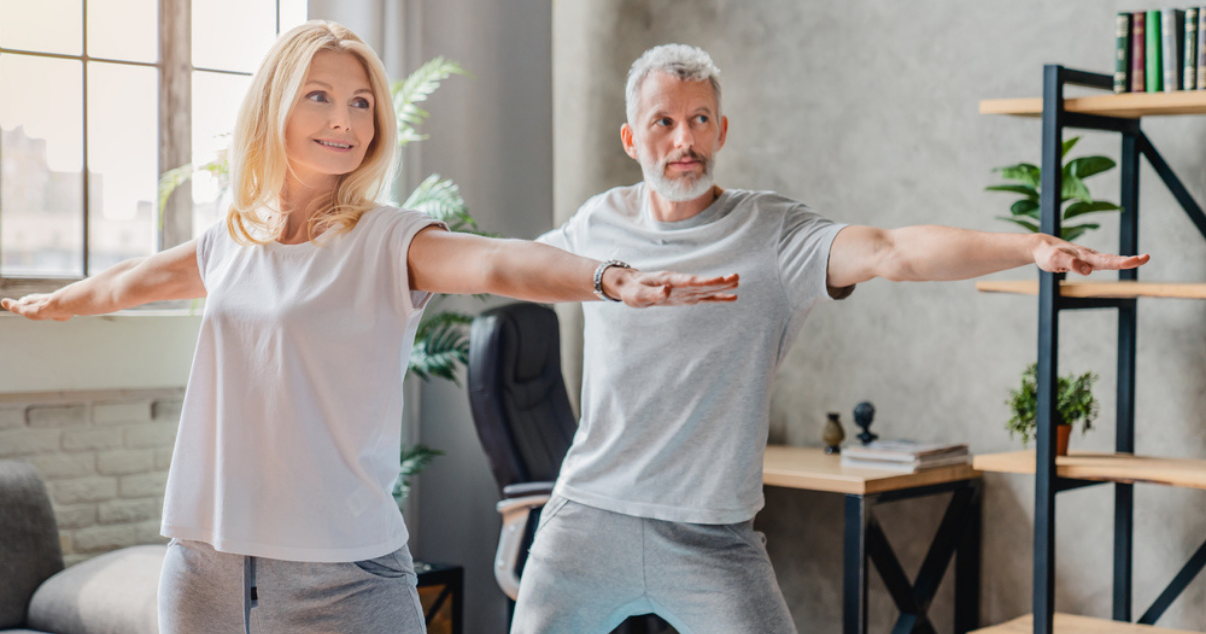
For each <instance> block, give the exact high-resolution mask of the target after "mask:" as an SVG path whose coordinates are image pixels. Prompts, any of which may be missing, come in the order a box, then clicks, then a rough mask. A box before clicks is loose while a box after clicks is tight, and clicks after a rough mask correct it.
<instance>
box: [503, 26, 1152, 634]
mask: <svg viewBox="0 0 1206 634" xmlns="http://www.w3.org/2000/svg"><path fill="white" fill-rule="evenodd" d="M718 74H719V71H718V70H717V69H716V67H715V65H714V64H713V63H712V60H711V58H710V57H709V56H708V55H707V53H705V52H704V51H702V50H700V49H697V48H693V47H688V46H682V45H666V46H659V47H657V48H654V49H650V50H649V51H646V53H645V54H644V55H642V56H641V58H640V59H638V60H637V61H636V62H635V63H634V64H633V66H632V69H631V71H630V72H629V76H628V87H627V99H628V122H627V123H625V124H624V125H623V126H622V128H621V131H620V135H621V139H622V140H623V143H624V150H625V152H627V153H628V155H629V156H630V157H632V158H634V159H636V160H637V161H638V162H640V164H641V169H642V170H643V172H644V176H645V182H643V183H638V184H636V185H633V186H631V187H619V188H616V189H612V190H610V191H607V192H604V193H602V194H600V195H598V196H595V197H594V198H592V199H590V200H588V201H587V202H586V203H585V204H584V205H583V206H582V208H581V209H580V210H579V211H578V213H577V214H576V215H575V216H574V217H573V218H571V219H570V220H569V222H567V223H566V224H565V226H563V227H561V228H560V229H557V230H555V231H552V232H550V233H548V234H546V235H545V236H543V237H542V238H540V239H541V240H542V241H544V242H547V243H549V244H552V245H554V246H557V247H561V248H562V249H566V250H568V251H571V252H574V253H578V254H580V255H585V256H588V257H593V258H596V259H601V260H608V259H615V260H621V261H626V262H629V263H631V264H632V265H633V266H636V267H638V268H647V269H674V270H681V271H691V272H694V273H697V274H705V275H707V274H723V273H728V272H730V271H736V272H737V273H739V274H740V275H741V292H740V295H741V298H740V301H738V302H736V303H734V304H727V305H713V306H708V307H706V308H686V309H681V310H675V311H637V310H631V309H629V308H626V307H625V306H623V305H619V304H612V303H607V302H598V303H596V304H594V305H588V306H584V307H583V310H584V312H585V318H586V322H585V327H586V333H585V363H584V376H583V386H582V420H581V423H580V426H579V428H578V433H577V435H576V436H575V438H574V444H573V446H572V447H571V448H570V451H569V454H568V456H567V457H566V459H565V463H564V465H563V466H562V470H561V476H560V478H559V479H558V482H557V487H556V490H555V494H554V497H553V499H552V500H550V502H549V504H548V506H546V508H545V510H544V513H543V516H542V518H541V526H540V528H539V529H538V530H537V534H536V540H535V544H534V545H533V547H532V551H531V555H530V557H529V559H528V563H527V565H526V568H525V570H524V574H523V579H522V581H521V584H520V591H519V599H518V604H517V606H516V609H515V620H514V625H513V629H512V632H513V633H515V634H537V633H540V634H547V633H557V634H561V633H573V634H596V633H598V634H603V633H606V632H608V631H610V630H611V629H612V628H614V627H615V626H616V625H618V624H619V623H620V622H622V621H623V620H624V619H625V618H626V617H628V616H630V615H637V614H646V613H656V614H658V615H660V616H662V617H663V618H665V619H666V620H667V621H668V622H670V624H671V625H673V626H674V627H675V629H677V630H678V631H679V632H680V633H681V634H704V633H711V632H716V633H721V632H723V633H725V634H731V633H734V632H751V633H753V632H756V633H758V634H767V633H786V632H795V631H796V630H795V626H794V625H793V623H792V619H791V615H790V613H789V612H788V609H787V606H786V604H785V602H784V600H783V596H782V593H781V592H780V591H779V588H778V584H777V583H776V581H775V575H774V571H773V570H772V568H771V564H770V560H769V559H768V557H767V554H766V549H765V547H764V538H763V536H762V535H761V534H760V533H757V532H756V531H754V530H753V527H752V520H753V517H754V514H755V513H757V512H758V510H759V509H761V508H762V505H763V497H762V455H763V452H764V451H765V448H766V435H767V425H768V419H769V403H770V391H771V381H772V378H773V376H774V373H775V371H776V370H777V369H778V367H779V364H780V363H781V362H782V360H783V358H784V356H785V355H786V354H787V351H788V349H789V348H790V347H791V344H792V341H793V340H794V339H795V336H796V334H797V333H798V332H799V330H800V327H801V325H802V324H803V322H804V318H805V317H806V316H807V315H808V313H809V311H811V310H812V308H813V307H814V306H816V305H817V304H820V303H824V302H826V301H830V300H832V299H835V298H837V299H840V298H842V297H845V296H846V295H848V294H849V293H850V291H851V290H853V287H854V285H855V284H857V283H859V282H864V281H867V280H870V279H872V278H875V277H883V278H887V279H889V280H911V281H921V280H954V279H966V278H970V277H976V276H979V275H984V274H987V273H991V272H995V271H1000V270H1004V269H1008V268H1013V267H1017V266H1022V265H1026V264H1033V263H1037V264H1038V265H1039V266H1040V267H1042V268H1043V269H1045V270H1049V271H1075V272H1077V273H1080V274H1082V275H1087V274H1088V273H1089V272H1091V271H1093V270H1097V269H1119V268H1133V267H1136V266H1139V265H1141V264H1143V263H1145V262H1146V261H1147V256H1141V257H1129V258H1122V257H1118V256H1113V255H1104V254H1099V253H1096V252H1094V251H1092V250H1090V249H1086V248H1083V247H1079V246H1077V245H1074V244H1070V243H1067V242H1064V241H1061V240H1058V239H1055V238H1053V237H1051V236H1045V235H1035V234H1030V235H1022V234H992V233H982V232H976V231H968V230H963V229H953V228H950V227H938V226H919V227H905V228H902V229H895V230H882V229H876V228H873V227H864V226H846V225H842V224H838V223H834V222H832V221H830V220H827V219H825V218H823V217H821V216H819V215H817V214H815V213H813V212H811V211H809V210H808V209H807V208H806V207H805V206H804V205H802V204H800V203H798V202H796V201H793V200H790V199H788V198H785V197H783V196H780V195H778V194H774V193H772V192H756V191H748V190H738V189H728V190H722V189H720V188H719V187H716V186H714V185H713V184H712V165H713V162H714V157H715V154H716V152H718V151H719V150H720V149H721V147H723V146H724V141H725V134H726V131H727V128H728V121H727V120H726V119H725V118H724V117H723V116H722V115H721V110H720V84H719V81H718V79H717V77H718Z"/></svg>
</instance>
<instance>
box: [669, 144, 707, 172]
mask: <svg viewBox="0 0 1206 634" xmlns="http://www.w3.org/2000/svg"><path fill="white" fill-rule="evenodd" d="M688 158H689V159H691V160H693V161H699V162H700V163H702V164H703V165H704V167H707V166H708V159H707V157H705V156H703V155H702V154H700V153H698V152H696V151H695V150H693V149H691V148H687V149H685V150H682V151H680V152H677V153H675V154H671V155H670V156H668V157H666V158H665V159H663V160H662V169H665V168H666V166H667V165H669V164H671V163H677V162H679V161H681V160H683V159H688Z"/></svg>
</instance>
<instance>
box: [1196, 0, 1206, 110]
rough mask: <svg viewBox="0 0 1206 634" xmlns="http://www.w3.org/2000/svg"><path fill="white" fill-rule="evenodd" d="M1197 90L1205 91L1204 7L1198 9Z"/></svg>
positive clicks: (1205, 8) (1205, 13)
mask: <svg viewBox="0 0 1206 634" xmlns="http://www.w3.org/2000/svg"><path fill="white" fill-rule="evenodd" d="M1197 53H1198V69H1197V70H1198V72H1197V75H1198V90H1203V89H1206V7H1199V8H1198V47H1197Z"/></svg>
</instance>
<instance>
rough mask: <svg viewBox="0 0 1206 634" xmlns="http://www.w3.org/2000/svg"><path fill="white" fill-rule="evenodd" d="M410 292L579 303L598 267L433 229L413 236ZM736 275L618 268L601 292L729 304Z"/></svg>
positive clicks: (650, 302)
mask: <svg viewBox="0 0 1206 634" xmlns="http://www.w3.org/2000/svg"><path fill="white" fill-rule="evenodd" d="M407 264H408V268H409V270H410V287H411V288H412V289H414V290H417V291H428V292H432V293H492V294H495V295H504V296H507V297H514V298H516V299H523V300H528V301H534V302H547V303H551V302H585V301H591V300H594V299H597V298H596V297H595V295H594V275H595V269H596V268H597V267H598V266H599V261H597V260H591V259H588V258H582V257H578V256H576V255H573V254H572V253H567V252H565V251H562V250H561V249H557V248H555V247H551V246H548V245H545V244H539V243H536V242H527V241H525V240H497V239H492V238H482V237H478V236H474V235H468V234H463V233H452V232H449V231H444V230H442V229H439V228H437V227H430V228H428V229H424V230H423V231H420V232H419V234H418V235H417V236H415V238H414V241H413V242H411V245H410V253H409V255H408V258H407ZM737 282H738V279H737V275H727V276H723V277H699V276H695V275H686V274H682V273H671V272H665V271H657V272H644V271H637V270H633V269H622V268H618V267H611V268H608V269H607V271H606V272H605V273H604V275H603V291H604V292H605V293H606V294H607V295H608V296H609V297H614V298H616V299H619V300H622V301H623V302H624V303H625V304H628V305H629V306H636V307H643V306H673V305H682V304H697V303H700V302H731V301H736V299H737V296H736V295H735V294H733V293H730V292H729V291H732V290H734V289H736V288H737Z"/></svg>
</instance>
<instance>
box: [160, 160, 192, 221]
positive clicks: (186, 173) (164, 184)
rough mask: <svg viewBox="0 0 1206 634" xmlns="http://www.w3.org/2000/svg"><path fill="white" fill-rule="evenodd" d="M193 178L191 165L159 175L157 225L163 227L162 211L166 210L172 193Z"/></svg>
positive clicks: (174, 168) (175, 168) (187, 164)
mask: <svg viewBox="0 0 1206 634" xmlns="http://www.w3.org/2000/svg"><path fill="white" fill-rule="evenodd" d="M192 177H193V164H192V163H186V164H184V165H181V166H180V167H173V168H172V169H170V170H168V171H166V172H164V173H162V174H160V175H159V224H160V226H162V225H163V210H164V209H167V201H168V199H169V198H171V197H172V192H174V191H176V188H177V187H180V186H181V185H183V184H184V183H186V182H187V181H188V180H189V179H191V178H192Z"/></svg>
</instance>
